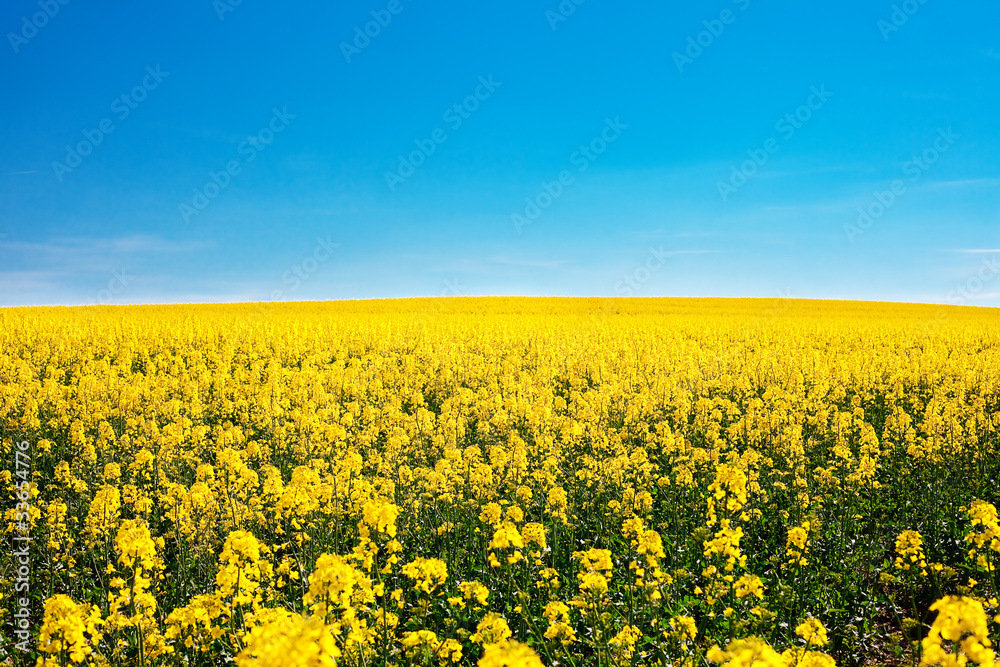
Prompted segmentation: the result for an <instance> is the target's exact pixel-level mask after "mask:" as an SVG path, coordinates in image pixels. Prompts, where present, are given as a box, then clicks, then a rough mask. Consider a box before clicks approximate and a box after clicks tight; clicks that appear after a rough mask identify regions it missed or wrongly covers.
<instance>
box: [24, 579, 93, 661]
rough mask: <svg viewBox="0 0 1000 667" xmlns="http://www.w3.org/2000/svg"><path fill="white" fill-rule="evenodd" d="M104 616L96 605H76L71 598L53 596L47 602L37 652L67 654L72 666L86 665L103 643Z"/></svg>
mask: <svg viewBox="0 0 1000 667" xmlns="http://www.w3.org/2000/svg"><path fill="white" fill-rule="evenodd" d="M103 623H104V621H103V620H101V612H100V610H99V609H98V608H97V607H96V606H94V605H86V604H83V603H80V604H77V603H76V602H73V600H72V598H70V597H69V596H68V595H53V596H52V597H50V598H49V599H48V600H46V601H45V615H44V617H43V618H42V628H41V630H40V631H39V633H38V650H40V651H42V652H44V653H49V654H58V653H62V652H64V651H65V652H66V654H67V655H68V656H69V659H70V660H71V661H72V662H83V661H84V660H85V659H86V658H87V656H88V655H90V654H91V653H92V651H93V648H92V646H93V645H94V644H96V643H97V642H98V641H100V639H101V632H100V631H99V630H98V628H100V627H101V625H103Z"/></svg>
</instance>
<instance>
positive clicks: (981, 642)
mask: <svg viewBox="0 0 1000 667" xmlns="http://www.w3.org/2000/svg"><path fill="white" fill-rule="evenodd" d="M931 611H936V612H938V615H937V618H935V619H934V623H933V625H931V629H930V632H929V633H928V634H927V637H925V638H924V639H923V641H922V642H921V643H922V645H923V649H924V658H923V662H922V663H921V664H923V665H943V666H944V667H962V666H964V665H966V664H967V663H968V661H969V660H971V661H972V662H974V663H977V664H980V665H989V666H990V667H992V665H993V663H994V661H995V660H996V654H995V653H994V652H993V650H992V649H991V648H990V646H992V643H991V642H990V639H989V629H988V627H987V616H986V611H985V610H984V609H983V605H982V603H980V602H979V601H978V600H975V599H973V598H968V597H960V596H957V595H949V596H947V597H944V598H941V599H940V600H938V601H937V602H935V603H934V604H932V605H931ZM946 648H949V649H952V650H951V651H946V650H945V649H946Z"/></svg>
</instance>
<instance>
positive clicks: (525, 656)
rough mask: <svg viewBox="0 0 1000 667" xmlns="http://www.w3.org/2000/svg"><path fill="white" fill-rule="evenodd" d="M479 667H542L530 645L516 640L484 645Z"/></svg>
mask: <svg viewBox="0 0 1000 667" xmlns="http://www.w3.org/2000/svg"><path fill="white" fill-rule="evenodd" d="M478 665H479V667H544V666H543V665H542V661H541V659H540V658H539V657H538V654H537V653H535V652H534V651H533V650H532V649H531V647H530V646H527V645H526V644H521V643H519V642H516V641H507V642H503V643H500V644H491V645H489V646H487V647H486V650H485V651H484V652H483V657H482V658H480V659H479V663H478Z"/></svg>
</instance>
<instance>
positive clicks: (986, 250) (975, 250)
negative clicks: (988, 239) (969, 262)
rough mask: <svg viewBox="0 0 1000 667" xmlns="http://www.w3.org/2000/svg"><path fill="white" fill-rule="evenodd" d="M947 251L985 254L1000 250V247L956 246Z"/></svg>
mask: <svg viewBox="0 0 1000 667" xmlns="http://www.w3.org/2000/svg"><path fill="white" fill-rule="evenodd" d="M948 252H961V253H975V254H986V253H991V252H1000V248H957V249H955V250H949V251H948Z"/></svg>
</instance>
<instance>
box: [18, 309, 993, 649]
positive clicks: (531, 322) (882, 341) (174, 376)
mask: <svg viewBox="0 0 1000 667" xmlns="http://www.w3.org/2000/svg"><path fill="white" fill-rule="evenodd" d="M0 441H2V455H3V457H4V459H5V464H4V466H3V473H2V476H0V489H2V494H3V496H4V498H5V506H4V512H5V514H4V516H5V522H4V529H5V533H6V538H7V539H6V545H7V546H6V547H5V549H4V552H3V553H2V554H0V595H2V601H0V604H2V612H0V613H2V618H0V622H2V630H0V638H2V640H3V646H2V648H0V660H2V661H6V662H7V663H8V664H35V663H36V661H37V664H38V665H77V664H87V665H116V666H117V665H192V666H193V665H220V664H226V663H235V664H236V665H237V666H238V667H247V666H250V665H292V666H296V665H334V664H339V665H373V666H374V665H452V664H462V665H480V666H481V667H494V666H500V665H511V666H528V665H530V666H537V665H567V666H568V665H576V666H583V665H594V666H601V667H605V666H611V665H676V666H680V665H685V666H690V667H696V666H702V665H705V666H707V665H717V664H728V665H732V666H734V667H736V666H748V665H750V664H753V665H759V666H761V667H766V666H768V665H781V666H783V667H784V666H789V667H791V666H795V665H801V666H803V667H805V666H824V667H829V666H831V665H833V664H834V663H835V662H836V664H838V665H842V666H850V665H873V664H878V665H897V664H898V665H906V664H918V663H921V662H922V663H923V664H928V665H965V664H969V665H972V664H979V665H994V664H997V663H996V662H995V661H996V659H997V658H996V655H995V654H994V653H993V649H992V644H991V641H990V639H989V634H990V632H991V631H992V633H993V636H994V637H997V636H998V635H1000V633H998V631H997V630H998V627H997V626H998V624H1000V610H998V601H997V595H998V586H1000V578H998V576H997V571H996V568H997V566H998V565H1000V525H998V519H997V510H996V505H997V503H998V502H1000V484H998V479H1000V320H998V318H997V314H996V311H995V310H991V309H973V308H946V307H937V306H917V305H899V304H875V303H856V302H816V301H799V300H725V299H630V300H624V299H528V298H491V299H475V298H470V299H411V300H390V301H360V302H357V301H355V302H327V303H297V304H238V305H200V306H133V307H89V308H10V309H2V310H0Z"/></svg>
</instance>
